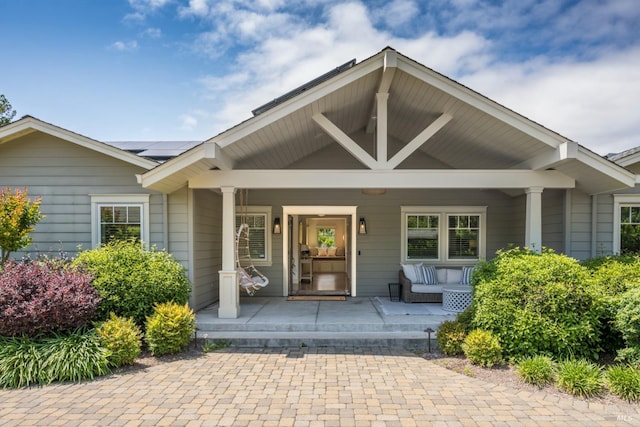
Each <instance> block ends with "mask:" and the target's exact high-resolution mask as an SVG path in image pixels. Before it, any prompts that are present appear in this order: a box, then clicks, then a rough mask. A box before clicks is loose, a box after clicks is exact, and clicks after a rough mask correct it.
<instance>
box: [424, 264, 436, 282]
mask: <svg viewBox="0 0 640 427" xmlns="http://www.w3.org/2000/svg"><path fill="white" fill-rule="evenodd" d="M422 274H423V275H424V283H425V284H427V285H437V284H438V272H437V271H436V268H435V267H434V266H433V265H424V266H422Z"/></svg>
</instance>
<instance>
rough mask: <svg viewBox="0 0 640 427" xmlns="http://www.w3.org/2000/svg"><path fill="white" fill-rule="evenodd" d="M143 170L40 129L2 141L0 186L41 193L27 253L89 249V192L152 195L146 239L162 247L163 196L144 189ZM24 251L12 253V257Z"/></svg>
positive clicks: (0, 146)
mask: <svg viewBox="0 0 640 427" xmlns="http://www.w3.org/2000/svg"><path fill="white" fill-rule="evenodd" d="M143 172H144V169H142V168H140V167H136V166H132V165H130V164H128V163H125V162H123V161H121V160H118V159H115V158H112V157H110V156H107V155H104V154H100V153H98V152H95V151H93V150H90V149H87V148H84V147H80V146H78V145H75V144H72V143H70V142H67V141H64V140H61V139H58V138H55V137H52V136H50V135H46V134H42V133H39V132H36V133H32V134H29V135H26V136H24V137H21V138H17V139H15V140H13V141H9V142H7V143H5V144H2V145H0V187H3V188H4V187H7V186H8V187H12V188H24V187H26V188H27V190H28V192H29V196H30V197H41V198H42V205H41V211H42V213H43V214H44V215H45V216H46V217H45V218H44V219H43V220H42V221H41V222H40V223H39V224H38V225H37V226H36V229H35V231H34V232H33V233H32V237H33V244H32V245H31V246H30V247H29V248H26V249H25V252H38V251H39V252H45V253H47V252H51V253H53V254H55V253H57V252H58V251H59V250H63V251H65V252H67V253H68V254H69V255H71V256H73V255H75V254H76V253H77V251H78V247H81V248H82V249H89V248H90V247H91V198H90V196H89V195H90V194H149V193H150V194H151V197H150V201H149V203H150V206H149V207H150V217H151V224H150V242H149V243H151V244H155V245H157V246H159V247H162V246H163V232H162V216H163V212H162V195H161V194H159V193H154V192H149V191H147V190H144V189H143V188H142V187H141V186H140V185H139V184H138V183H137V182H136V177H135V175H136V174H139V173H143ZM22 254H23V253H17V254H15V256H16V257H18V256H21V255H22Z"/></svg>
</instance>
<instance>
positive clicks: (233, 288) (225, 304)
mask: <svg viewBox="0 0 640 427" xmlns="http://www.w3.org/2000/svg"><path fill="white" fill-rule="evenodd" d="M220 190H221V191H222V270H220V271H219V272H218V274H219V275H220V276H219V277H220V301H219V306H218V317H219V318H222V319H237V318H238V317H240V288H239V287H238V278H237V273H236V265H235V264H236V263H235V216H236V203H235V194H236V189H235V188H234V187H222V188H220Z"/></svg>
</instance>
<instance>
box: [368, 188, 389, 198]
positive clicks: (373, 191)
mask: <svg viewBox="0 0 640 427" xmlns="http://www.w3.org/2000/svg"><path fill="white" fill-rule="evenodd" d="M386 192H387V190H386V189H385V188H363V189H362V194H364V195H365V196H382V195H383V194H385V193H386Z"/></svg>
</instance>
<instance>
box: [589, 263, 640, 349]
mask: <svg viewBox="0 0 640 427" xmlns="http://www.w3.org/2000/svg"><path fill="white" fill-rule="evenodd" d="M583 265H585V266H586V267H587V268H588V269H589V270H590V271H591V274H592V276H593V278H594V280H595V282H596V283H597V284H598V285H599V287H600V289H601V291H602V294H603V299H604V301H605V312H604V314H603V316H602V320H601V321H602V325H603V332H602V336H603V342H602V346H603V348H604V350H605V351H607V352H615V351H616V350H617V349H619V348H621V347H624V346H625V339H623V335H624V334H625V333H626V332H628V331H629V330H628V328H627V327H626V325H625V324H624V323H623V324H620V323H618V322H616V316H617V314H618V312H619V310H620V308H621V306H622V305H625V302H626V301H627V299H628V298H629V294H628V292H631V291H632V290H633V289H640V257H639V256H638V254H624V255H615V256H607V257H599V258H593V259H590V260H587V261H585V262H583ZM636 295H637V294H636ZM635 300H636V301H637V296H636V298H635ZM627 309H631V311H633V307H630V306H629V305H628V304H627ZM636 310H637V309H636ZM627 314H628V313H627ZM636 329H637V328H636ZM627 345H629V344H627Z"/></svg>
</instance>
